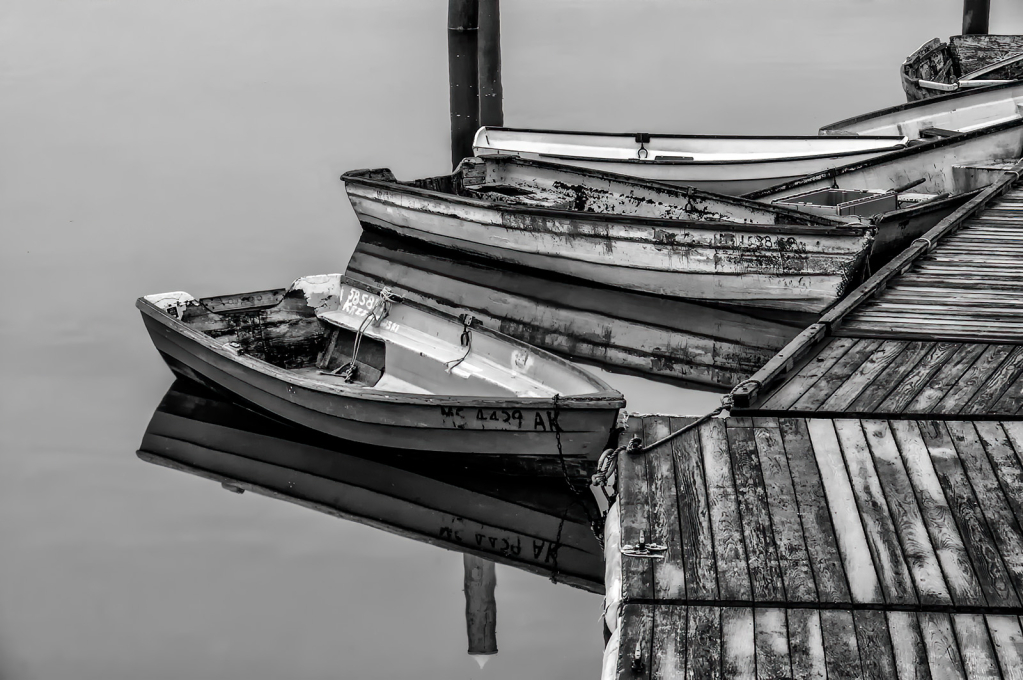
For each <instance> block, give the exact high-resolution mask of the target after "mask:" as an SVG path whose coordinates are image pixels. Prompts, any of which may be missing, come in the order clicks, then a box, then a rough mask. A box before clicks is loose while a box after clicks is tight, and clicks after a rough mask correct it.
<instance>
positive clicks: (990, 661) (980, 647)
mask: <svg viewBox="0 0 1023 680" xmlns="http://www.w3.org/2000/svg"><path fill="white" fill-rule="evenodd" d="M952 622H953V625H954V626H955V633H956V638H957V639H958V641H959V651H960V653H961V654H962V659H963V667H964V668H965V669H966V677H968V678H970V680H973V678H977V680H1001V678H1002V673H1001V671H1000V670H999V668H998V659H997V657H996V656H995V650H994V649H993V648H992V646H991V639H990V637H989V636H988V631H987V623H985V621H984V617H983V616H981V615H979V614H954V615H953V616H952Z"/></svg>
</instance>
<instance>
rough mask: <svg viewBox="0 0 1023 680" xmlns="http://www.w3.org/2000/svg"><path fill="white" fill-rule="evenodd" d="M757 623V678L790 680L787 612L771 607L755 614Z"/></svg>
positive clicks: (790, 666)
mask: <svg viewBox="0 0 1023 680" xmlns="http://www.w3.org/2000/svg"><path fill="white" fill-rule="evenodd" d="M753 619H754V621H755V623H756V647H757V678H758V679H762V680H767V679H768V678H771V679H773V678H790V677H792V664H791V662H790V661H789V631H788V624H787V623H786V621H785V610H784V609H777V608H774V607H771V608H769V609H757V610H756V611H754V612H753Z"/></svg>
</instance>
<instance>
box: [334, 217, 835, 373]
mask: <svg viewBox="0 0 1023 680" xmlns="http://www.w3.org/2000/svg"><path fill="white" fill-rule="evenodd" d="M345 273H346V274H347V275H348V276H349V277H351V278H353V279H357V280H359V281H366V282H368V283H371V284H373V285H376V286H386V287H389V288H391V289H392V290H394V291H395V293H397V294H400V295H401V296H402V297H404V298H405V299H407V300H413V301H415V302H419V303H421V304H425V305H428V306H430V307H433V308H436V309H441V310H443V311H445V312H447V313H449V314H454V315H461V314H472V315H473V316H474V317H475V318H476V319H477V320H478V321H479V322H480V323H482V324H483V325H485V326H487V327H488V328H493V329H495V330H498V331H500V332H502V333H504V334H506V335H510V336H512V337H514V338H517V339H519V340H522V341H523V342H528V343H529V344H531V345H535V346H537V347H541V348H543V349H546V350H549V351H552V352H555V353H557V354H560V355H562V356H565V357H567V358H569V359H571V360H573V361H581V362H583V363H587V364H594V365H597V366H599V367H600V368H603V369H605V370H608V371H612V372H617V373H628V374H635V375H640V376H643V377H646V378H653V379H656V380H661V381H671V382H678V383H681V384H683V385H686V386H693V385H697V386H699V387H700V388H701V389H708V388H709V389H712V390H722V391H724V390H728V389H730V388H731V387H732V386H734V385H735V384H737V383H739V382H740V381H742V380H743V379H744V378H746V377H748V376H749V375H751V374H752V373H753V372H755V371H756V370H758V369H759V368H760V366H762V365H763V364H764V363H766V362H767V360H768V359H770V358H771V357H772V356H774V354H775V353H776V352H777V351H778V350H779V349H781V348H782V347H784V346H785V345H786V344H787V343H788V341H789V340H791V339H792V338H793V337H795V336H796V334H798V333H799V331H801V330H802V329H803V328H805V327H806V326H807V325H809V324H810V323H812V322H813V321H814V320H816V316H815V315H806V314H799V315H795V314H791V315H786V317H785V318H784V319H779V318H778V317H779V315H777V314H771V313H770V312H761V314H763V315H765V316H766V315H768V314H771V316H772V318H758V317H756V316H753V315H752V314H751V313H749V312H743V311H741V310H739V308H732V309H728V310H726V309H722V308H716V307H708V306H705V305H700V304H697V303H693V302H687V301H684V300H677V299H672V298H665V297H655V296H652V295H646V294H643V293H635V292H632V291H626V290H621V289H615V288H607V287H604V286H599V285H596V284H590V283H579V282H573V281H572V280H571V279H565V278H557V277H552V276H544V275H542V274H541V273H530V272H529V271H528V270H509V269H507V268H504V267H495V266H492V265H489V264H487V262H486V260H482V259H478V258H473V257H472V256H470V255H466V254H464V253H454V252H452V251H449V250H444V249H441V248H431V247H430V246H428V245H426V244H423V243H422V242H420V241H414V240H412V239H404V238H400V237H395V236H388V235H383V234H381V233H378V232H373V231H366V232H363V235H362V239H361V240H360V241H359V244H358V246H357V247H356V248H355V252H354V253H352V257H351V259H350V260H349V262H348V270H347V271H346V272H345Z"/></svg>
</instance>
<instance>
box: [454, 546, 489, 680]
mask: <svg viewBox="0 0 1023 680" xmlns="http://www.w3.org/2000/svg"><path fill="white" fill-rule="evenodd" d="M462 566H463V567H464V569H465V581H464V584H465V585H464V589H465V629H466V633H467V634H468V636H469V654H470V655H471V656H472V657H473V658H474V659H476V663H478V664H479V665H480V668H483V665H484V664H485V663H486V662H487V658H488V657H489V655H491V654H497V600H496V599H495V598H494V588H495V587H497V572H496V571H495V569H494V566H495V565H494V563H493V562H491V561H490V560H485V559H483V558H482V557H476V556H475V555H468V554H463V555H462Z"/></svg>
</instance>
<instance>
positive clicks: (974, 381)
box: [932, 345, 1012, 414]
mask: <svg viewBox="0 0 1023 680" xmlns="http://www.w3.org/2000/svg"><path fill="white" fill-rule="evenodd" d="M1011 352H1012V347H1011V346H1009V345H988V346H987V347H986V348H985V349H984V351H983V352H982V353H981V355H980V356H979V357H977V360H976V361H975V362H973V365H972V366H970V367H969V368H968V369H967V370H966V372H964V373H963V375H962V377H960V378H959V380H958V381H956V383H955V385H953V386H952V387H951V388H950V389H949V391H948V394H946V395H945V396H944V398H942V400H941V401H940V402H938V404H937V406H935V407H934V409H933V410H932V413H949V414H951V413H959V412H960V411H962V410H963V409H964V408H966V406H967V405H968V404H969V403H970V401H971V400H972V399H973V397H974V395H976V394H977V392H979V391H980V388H981V387H982V386H983V385H984V383H985V382H987V379H988V377H989V376H990V375H991V374H992V373H993V372H994V371H995V370H997V368H998V367H999V366H1000V365H1001V364H1002V363H1003V362H1005V360H1006V359H1008V357H1009V354H1010V353H1011Z"/></svg>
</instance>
